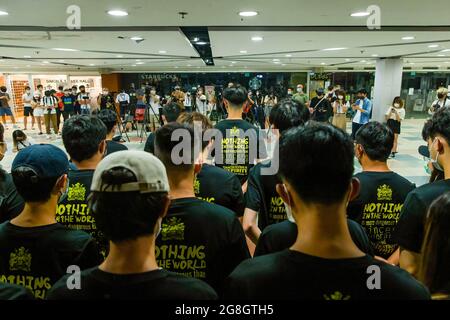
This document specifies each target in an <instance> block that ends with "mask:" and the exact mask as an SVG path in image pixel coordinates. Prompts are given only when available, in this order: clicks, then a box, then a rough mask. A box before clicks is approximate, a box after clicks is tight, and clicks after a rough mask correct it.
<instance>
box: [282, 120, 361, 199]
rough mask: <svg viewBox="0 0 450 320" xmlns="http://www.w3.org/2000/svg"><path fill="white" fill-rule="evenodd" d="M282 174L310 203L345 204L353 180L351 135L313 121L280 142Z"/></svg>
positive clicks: (294, 130) (301, 196)
mask: <svg viewBox="0 0 450 320" xmlns="http://www.w3.org/2000/svg"><path fill="white" fill-rule="evenodd" d="M279 159H280V160H279V161H280V166H279V173H280V176H281V178H282V180H284V181H287V182H288V183H289V184H290V185H291V186H292V187H293V188H294V190H295V192H296V193H297V194H298V196H299V197H300V198H301V199H302V200H303V201H305V202H307V203H320V204H332V203H337V202H339V201H342V200H343V197H344V195H345V194H346V192H347V191H348V188H349V185H350V182H351V179H352V176H353V159H354V150H353V142H352V139H351V138H350V136H349V135H347V134H346V133H345V132H343V131H342V130H340V129H337V128H335V127H333V126H331V125H329V124H322V123H317V122H313V121H310V122H308V123H307V124H306V125H305V126H300V127H295V128H292V129H290V130H288V131H286V132H285V133H284V134H283V135H282V136H281V139H280V155H279Z"/></svg>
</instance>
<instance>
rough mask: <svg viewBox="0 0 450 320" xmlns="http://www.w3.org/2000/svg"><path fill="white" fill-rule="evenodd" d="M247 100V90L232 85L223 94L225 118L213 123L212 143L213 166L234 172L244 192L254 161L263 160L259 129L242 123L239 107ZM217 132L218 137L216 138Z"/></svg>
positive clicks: (263, 146) (262, 140)
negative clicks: (214, 138)
mask: <svg viewBox="0 0 450 320" xmlns="http://www.w3.org/2000/svg"><path fill="white" fill-rule="evenodd" d="M246 101H247V90H246V89H245V88H244V87H241V86H239V85H233V86H232V87H229V88H227V89H225V90H224V91H223V103H224V106H225V108H226V110H227V113H228V118H227V119H226V120H222V121H220V122H219V123H217V124H216V126H215V128H216V129H217V130H218V131H219V132H218V137H216V141H215V142H214V146H215V149H214V150H213V151H214V152H213V153H214V154H213V155H212V156H215V165H216V166H218V167H220V168H223V169H225V170H227V171H229V172H231V173H234V174H235V175H236V176H237V177H238V178H239V180H240V181H241V185H243V190H244V191H245V190H246V181H247V178H248V174H249V171H250V169H251V168H252V167H253V166H254V164H255V162H256V161H257V160H258V159H265V158H266V157H267V155H266V147H265V143H264V139H262V137H260V132H259V130H258V129H257V128H256V127H255V126H253V125H252V124H250V123H249V122H247V121H245V120H242V108H243V105H244V103H245V102H246ZM219 133H220V135H219Z"/></svg>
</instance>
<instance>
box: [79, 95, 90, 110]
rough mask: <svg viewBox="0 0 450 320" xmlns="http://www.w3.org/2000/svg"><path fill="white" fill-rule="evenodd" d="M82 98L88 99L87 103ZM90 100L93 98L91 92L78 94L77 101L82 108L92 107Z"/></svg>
mask: <svg viewBox="0 0 450 320" xmlns="http://www.w3.org/2000/svg"><path fill="white" fill-rule="evenodd" d="M82 97H88V98H87V99H86V103H85V102H84V101H85V99H83V98H82ZM90 99H91V97H90V96H89V92H84V93H82V92H78V96H77V100H78V102H79V103H80V106H81V107H90V105H89V100H90Z"/></svg>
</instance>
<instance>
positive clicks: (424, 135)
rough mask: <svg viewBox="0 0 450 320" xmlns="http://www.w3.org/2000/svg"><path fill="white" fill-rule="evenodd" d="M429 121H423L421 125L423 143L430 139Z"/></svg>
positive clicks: (430, 123)
mask: <svg viewBox="0 0 450 320" xmlns="http://www.w3.org/2000/svg"><path fill="white" fill-rule="evenodd" d="M431 125H432V122H431V119H428V120H427V121H425V123H424V124H423V128H422V139H423V140H424V141H428V139H429V138H430V129H431Z"/></svg>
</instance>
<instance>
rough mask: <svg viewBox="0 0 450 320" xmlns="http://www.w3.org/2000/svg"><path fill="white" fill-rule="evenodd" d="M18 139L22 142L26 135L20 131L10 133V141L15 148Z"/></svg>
mask: <svg viewBox="0 0 450 320" xmlns="http://www.w3.org/2000/svg"><path fill="white" fill-rule="evenodd" d="M18 139H20V141H24V140H26V139H27V135H26V134H25V132H23V131H22V130H14V131H13V133H12V140H13V144H14V147H17V141H18Z"/></svg>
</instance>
